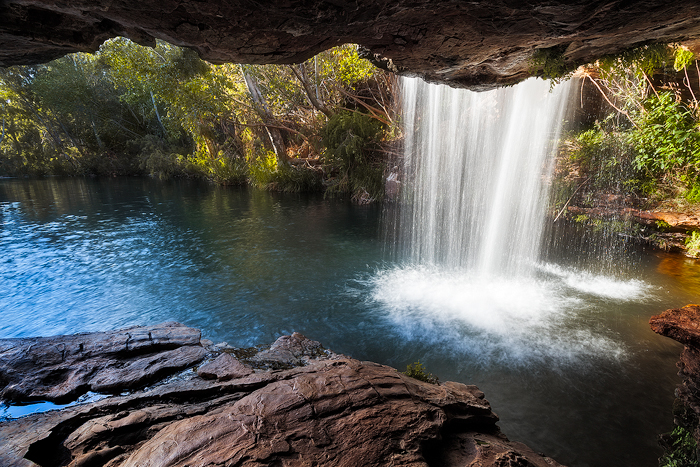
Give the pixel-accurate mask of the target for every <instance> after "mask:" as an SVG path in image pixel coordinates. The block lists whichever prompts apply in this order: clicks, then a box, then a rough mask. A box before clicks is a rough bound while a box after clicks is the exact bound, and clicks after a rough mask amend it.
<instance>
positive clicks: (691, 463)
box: [659, 426, 698, 467]
mask: <svg viewBox="0 0 700 467" xmlns="http://www.w3.org/2000/svg"><path fill="white" fill-rule="evenodd" d="M669 438H670V439H669V441H670V442H669V445H668V449H667V450H666V452H665V453H664V455H663V456H662V457H661V459H659V466H660V467H696V466H697V465H698V458H697V442H696V441H695V438H694V437H693V434H692V433H691V431H690V430H687V429H685V428H683V427H680V426H678V427H676V428H675V429H674V430H673V432H672V433H671V434H670V437H669Z"/></svg>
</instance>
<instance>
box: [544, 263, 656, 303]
mask: <svg viewBox="0 0 700 467" xmlns="http://www.w3.org/2000/svg"><path fill="white" fill-rule="evenodd" d="M540 270H541V271H543V272H545V273H546V274H550V275H552V276H556V277H558V278H559V279H560V280H562V281H563V283H565V284H566V285H567V286H569V287H571V288H572V289H575V290H577V291H579V292H583V293H586V294H589V295H595V296H598V297H603V298H610V299H614V300H617V301H632V300H639V299H642V298H645V297H647V296H648V295H649V292H650V291H651V286H650V285H649V284H647V283H645V282H644V281H642V280H639V279H627V280H624V279H617V278H614V277H610V276H606V275H603V274H593V273H591V272H588V271H581V270H578V269H573V268H565V267H562V266H559V265H556V264H541V265H540Z"/></svg>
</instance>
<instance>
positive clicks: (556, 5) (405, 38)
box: [0, 0, 700, 90]
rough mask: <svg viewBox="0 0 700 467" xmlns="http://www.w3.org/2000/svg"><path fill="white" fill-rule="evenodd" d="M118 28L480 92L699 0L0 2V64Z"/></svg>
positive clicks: (633, 34) (246, 59)
mask: <svg viewBox="0 0 700 467" xmlns="http://www.w3.org/2000/svg"><path fill="white" fill-rule="evenodd" d="M119 35H121V36H125V37H128V38H130V39H132V40H133V41H135V42H137V43H140V44H144V45H147V44H150V45H152V44H154V41H155V39H162V40H165V41H167V42H170V43H172V44H174V45H178V46H185V47H189V48H192V49H194V50H196V51H197V53H198V54H199V55H200V56H201V57H202V58H203V59H205V60H207V61H210V62H212V63H223V62H232V63H251V64H285V63H298V62H301V61H304V60H306V59H308V58H310V57H312V56H314V55H315V54H317V53H319V52H321V51H323V50H326V49H329V48H331V47H334V46H336V45H340V44H343V43H356V44H359V45H361V46H362V47H364V48H366V50H367V54H368V56H370V57H371V58H373V60H374V61H375V63H376V64H378V65H379V66H382V67H384V68H387V69H391V70H392V71H395V72H399V73H401V74H405V75H410V76H420V77H422V78H424V79H425V80H426V81H429V82H442V83H448V84H450V85H452V86H456V87H467V88H471V89H474V90H484V89H489V88H492V87H496V86H502V85H510V84H515V83H517V82H520V81H523V80H524V79H526V78H527V77H529V76H531V75H533V74H540V75H541V74H545V75H546V74H549V73H551V72H552V71H556V70H565V69H573V68H575V67H576V66H578V65H580V64H583V63H588V62H591V61H594V60H595V59H596V58H599V57H601V56H603V55H606V54H615V53H619V52H621V51H623V50H625V49H629V48H632V47H638V46H640V45H643V44H647V43H656V42H665V43H671V42H680V41H683V42H688V41H692V40H694V39H696V38H700V5H699V4H698V3H697V2H694V1H692V0H682V1H679V2H673V3H672V4H671V3H669V2H667V1H665V0H649V1H645V2H632V3H627V4H620V2H617V1H604V2H593V1H576V2H571V1H564V0H556V1H547V2H530V3H528V4H521V3H519V2H503V1H501V2H493V1H489V2H482V1H477V2H469V4H461V3H458V2H448V1H434V0H433V1H429V0H418V1H411V2H406V1H398V2H396V1H394V2H387V1H381V2H377V1H373V0H358V1H356V2H343V1H334V2H325V1H320V0H303V1H298V2H268V3H265V4H259V3H253V2H235V3H233V2H225V1H223V0H210V1H207V2H195V1H185V2H182V1H177V2H174V1H169V0H159V1H157V2H156V1H154V0H139V1H138V2H137V1H134V0H127V1H124V2H119V3H118V4H114V3H111V2H103V1H102V2H100V1H98V2H93V1H87V0H80V1H76V2H71V3H70V4H63V3H60V2H55V1H51V0H21V1H20V0H6V1H4V2H3V3H2V4H0V66H11V65H22V64H35V63H42V62H47V61H50V60H52V59H54V58H58V57H60V56H63V55H65V54H67V53H71V52H76V51H84V52H88V51H95V50H97V49H98V48H99V46H100V44H102V42H104V41H105V40H106V39H109V38H111V37H115V36H119Z"/></svg>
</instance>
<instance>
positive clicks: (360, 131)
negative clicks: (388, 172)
mask: <svg viewBox="0 0 700 467" xmlns="http://www.w3.org/2000/svg"><path fill="white" fill-rule="evenodd" d="M382 130H383V128H382V124H381V123H380V122H379V121H378V120H376V119H374V118H372V117H370V116H368V115H365V114H363V113H360V112H348V111H345V112H340V113H338V114H336V115H334V116H333V117H332V118H331V119H330V120H329V121H328V123H327V124H326V127H325V128H324V130H323V132H322V135H321V136H322V142H323V145H324V146H325V148H326V151H325V153H324V155H323V162H324V165H325V166H326V168H327V169H328V171H329V172H334V171H335V172H337V173H338V175H337V177H335V179H333V180H332V182H331V183H330V184H329V186H328V192H329V193H335V192H338V193H351V194H352V196H353V197H354V198H363V199H366V198H367V197H369V200H378V199H381V198H382V197H383V195H384V180H383V174H384V163H383V161H382V158H381V157H379V156H378V149H379V139H380V138H381V137H382V135H383V132H382Z"/></svg>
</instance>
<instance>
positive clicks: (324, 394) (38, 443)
mask: <svg viewBox="0 0 700 467" xmlns="http://www.w3.org/2000/svg"><path fill="white" fill-rule="evenodd" d="M73 338H74V336H67V337H66V339H67V340H68V341H71V339H73ZM209 350H210V352H211V353H210V355H209V360H210V362H209V363H207V364H205V365H203V366H200V367H199V368H198V371H197V372H195V371H186V372H184V373H180V374H179V376H178V377H177V378H173V377H171V378H168V380H167V382H164V383H162V384H157V385H154V386H151V387H149V388H147V389H143V390H139V391H136V392H133V393H131V394H129V395H121V396H114V397H108V398H105V399H102V400H100V401H97V402H92V403H88V404H82V405H76V406H73V407H68V408H64V409H63V410H59V411H52V412H47V413H43V414H35V415H30V416H27V417H24V418H20V419H16V420H9V421H5V422H0V465H3V466H5V465H7V466H35V465H41V466H63V465H70V466H86V465H91V466H97V465H104V466H110V467H116V466H139V467H144V466H182V467H184V466H190V467H192V466H205V465H237V466H263V465H280V466H313V465H315V466H321V465H332V466H353V467H354V466H387V465H395V466H401V465H403V466H428V465H441V466H465V467H466V466H483V467H487V466H500V467H506V466H511V467H515V466H523V467H524V466H528V467H531V466H538V467H545V466H559V465H560V464H558V463H556V462H555V461H553V460H552V459H549V458H546V457H543V456H541V455H538V454H536V453H535V452H533V451H532V450H531V449H529V448H527V447H526V446H525V445H523V444H520V443H514V442H511V441H509V440H508V439H507V438H506V437H505V436H504V435H503V434H502V433H501V432H500V431H499V428H498V426H497V425H496V422H497V420H498V417H497V416H496V415H495V414H494V413H493V412H492V411H491V408H490V405H489V403H488V401H486V400H485V399H484V394H483V393H482V392H481V391H479V389H478V388H477V387H475V386H468V385H464V384H460V383H454V382H446V383H443V384H440V385H435V384H429V383H425V382H422V381H418V380H415V379H413V378H410V377H407V376H405V375H403V374H401V373H399V372H397V371H396V370H395V369H393V368H390V367H387V366H383V365H379V364H376V363H371V362H360V361H358V360H355V359H352V358H349V357H346V356H343V355H338V354H335V353H333V352H331V351H328V350H325V349H323V348H322V347H321V345H320V344H319V343H318V342H314V341H311V340H309V339H307V338H305V337H304V336H302V335H300V334H297V333H295V334H293V335H292V336H283V337H281V338H280V339H278V341H277V342H275V344H273V346H272V347H271V348H270V349H269V350H266V351H262V352H252V351H251V350H250V349H248V350H246V351H241V350H240V349H232V348H224V349H223V350H224V351H221V350H222V348H221V347H209ZM166 352H167V351H166ZM3 368H5V369H3V370H2V373H0V375H4V374H5V371H7V368H9V366H8V365H6V366H5V367H3ZM200 375H201V376H200Z"/></svg>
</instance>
